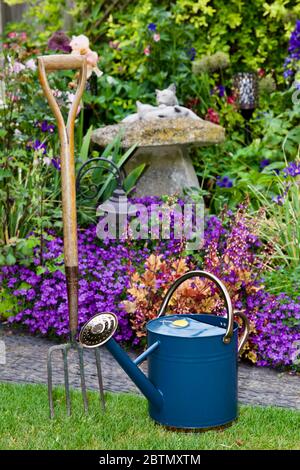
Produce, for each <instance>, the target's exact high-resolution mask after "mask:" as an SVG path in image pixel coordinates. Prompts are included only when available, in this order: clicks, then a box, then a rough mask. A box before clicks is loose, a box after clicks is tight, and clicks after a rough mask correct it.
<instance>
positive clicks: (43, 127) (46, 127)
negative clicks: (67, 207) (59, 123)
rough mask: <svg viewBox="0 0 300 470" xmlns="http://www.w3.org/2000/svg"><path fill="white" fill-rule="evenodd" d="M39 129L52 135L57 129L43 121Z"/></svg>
mask: <svg viewBox="0 0 300 470" xmlns="http://www.w3.org/2000/svg"><path fill="white" fill-rule="evenodd" d="M39 127H40V128H41V131H42V132H50V134H53V132H54V129H55V126H54V124H48V121H42V122H41V124H40V126H39Z"/></svg>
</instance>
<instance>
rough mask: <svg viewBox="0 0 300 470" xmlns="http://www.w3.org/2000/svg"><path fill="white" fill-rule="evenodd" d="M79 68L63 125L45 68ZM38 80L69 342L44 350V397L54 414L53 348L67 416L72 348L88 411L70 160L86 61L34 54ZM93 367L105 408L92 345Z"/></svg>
mask: <svg viewBox="0 0 300 470" xmlns="http://www.w3.org/2000/svg"><path fill="white" fill-rule="evenodd" d="M74 69H75V70H79V72H80V73H79V78H78V86H77V90H76V93H75V97H74V100H73V103H72V105H71V107H70V110H69V114H68V119H67V125H65V122H64V118H63V116H62V113H61V111H60V108H59V106H58V104H57V102H56V99H55V98H54V95H53V93H52V91H51V89H50V86H49V83H48V79H47V75H46V73H47V72H55V71H57V70H74ZM38 71H39V80H40V83H41V86H42V88H43V90H44V93H45V95H46V97H47V100H48V103H49V106H50V108H51V109H52V111H53V113H54V115H55V118H56V121H57V127H58V133H59V139H60V159H61V162H60V163H61V183H62V213H63V233H64V260H65V271H66V282H67V294H68V309H69V326H70V342H68V343H66V344H60V345H55V346H52V347H51V348H50V349H49V351H48V358H47V372H48V398H49V407H50V417H51V418H53V417H54V403H53V383H52V382H53V381H52V355H53V353H55V352H56V351H61V352H62V357H63V364H64V383H65V393H66V407H67V414H68V416H70V415H71V400H70V385H69V373H68V352H69V351H70V349H75V350H76V351H77V353H78V358H79V369H80V381H81V391H82V397H83V404H84V410H85V412H87V411H88V399H87V391H86V384H85V374H84V358H83V347H82V345H81V344H79V342H78V341H77V340H76V336H77V328H78V244H77V220H76V186H75V162H74V122H75V119H76V114H77V109H78V106H79V103H80V100H81V97H82V94H83V91H84V89H85V85H86V73H87V65H86V59H85V57H83V56H79V55H78V56H77V55H50V56H42V57H39V58H38ZM95 356H96V367H97V374H98V382H99V390H100V401H101V405H102V409H103V410H104V408H105V401H104V391H103V382H102V373H101V361H100V351H99V348H96V349H95Z"/></svg>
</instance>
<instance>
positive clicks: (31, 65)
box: [25, 59, 36, 72]
mask: <svg viewBox="0 0 300 470" xmlns="http://www.w3.org/2000/svg"><path fill="white" fill-rule="evenodd" d="M25 66H26V68H27V69H29V70H32V71H33V72H35V71H36V63H35V60H34V59H29V60H27V62H25Z"/></svg>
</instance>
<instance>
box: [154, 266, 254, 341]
mask: <svg viewBox="0 0 300 470" xmlns="http://www.w3.org/2000/svg"><path fill="white" fill-rule="evenodd" d="M191 277H206V278H207V279H210V280H211V281H213V282H214V283H215V284H217V286H218V287H219V289H220V291H221V293H222V296H223V299H224V301H225V305H226V310H227V317H228V325H227V330H226V333H225V335H224V337H223V342H224V343H226V344H228V343H230V341H231V337H232V335H233V310H232V303H231V299H230V296H229V293H228V290H227V289H226V287H225V286H224V284H223V283H222V282H221V281H220V280H219V279H218V278H217V277H216V276H215V275H214V274H211V273H208V272H206V271H189V272H188V273H186V274H183V276H181V277H180V278H178V279H177V280H176V281H175V282H174V284H173V285H172V286H171V287H170V289H169V290H168V292H167V293H166V295H165V298H164V300H163V303H162V304H161V307H160V309H159V311H158V314H157V316H158V317H160V316H162V315H164V314H165V310H166V308H167V306H168V304H169V301H170V299H171V297H172V295H173V294H174V292H175V290H176V289H177V288H178V287H179V286H180V284H182V283H183V282H184V281H186V280H187V279H190V278H191ZM244 343H245V341H242V346H243V345H244Z"/></svg>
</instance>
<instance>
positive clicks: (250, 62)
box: [173, 0, 300, 71]
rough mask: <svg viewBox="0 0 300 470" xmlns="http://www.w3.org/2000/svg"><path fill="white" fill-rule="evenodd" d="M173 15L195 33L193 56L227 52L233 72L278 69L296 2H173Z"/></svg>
mask: <svg viewBox="0 0 300 470" xmlns="http://www.w3.org/2000/svg"><path fill="white" fill-rule="evenodd" d="M173 14H174V18H175V21H176V22H177V23H178V24H186V23H192V24H193V25H194V27H195V29H196V30H197V33H198V34H197V38H196V41H195V47H196V49H197V56H199V57H201V56H202V55H206V54H213V53H215V52H217V51H218V50H222V51H224V52H228V53H229V54H230V56H231V57H232V65H233V69H234V70H235V71H240V70H241V67H244V68H245V69H254V70H256V69H257V68H259V67H264V68H267V69H268V70H271V69H275V70H277V71H279V70H281V68H282V64H283V60H284V56H285V54H286V49H285V47H283V43H284V42H285V43H286V44H287V41H288V38H289V34H290V32H291V30H292V29H293V26H294V22H295V19H296V17H297V16H299V15H300V5H299V2H298V1H288V0H275V1H272V2H266V1H265V0H253V1H251V2H241V1H240V0H233V1H230V2H223V1H222V0H196V1H194V0H177V1H176V3H175V4H174V6H173Z"/></svg>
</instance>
